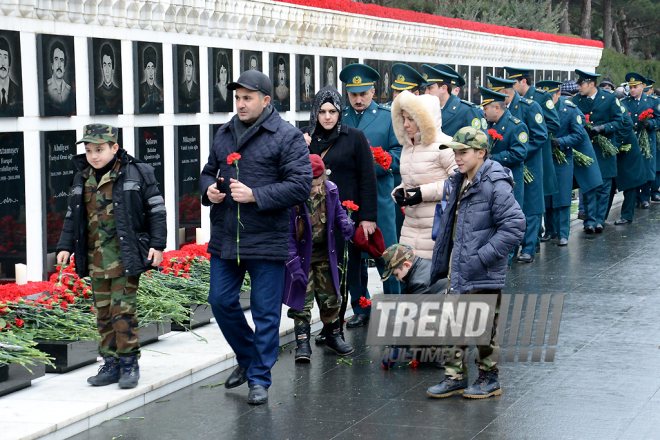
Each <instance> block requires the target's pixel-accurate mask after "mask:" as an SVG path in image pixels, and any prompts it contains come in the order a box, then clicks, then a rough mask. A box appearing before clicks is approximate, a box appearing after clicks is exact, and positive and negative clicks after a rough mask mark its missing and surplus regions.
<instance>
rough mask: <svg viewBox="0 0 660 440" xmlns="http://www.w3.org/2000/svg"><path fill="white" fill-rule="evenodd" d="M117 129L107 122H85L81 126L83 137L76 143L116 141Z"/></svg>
mask: <svg viewBox="0 0 660 440" xmlns="http://www.w3.org/2000/svg"><path fill="white" fill-rule="evenodd" d="M118 135H119V129H118V128H117V127H113V126H112V125H108V124H87V125H85V127H84V128H83V137H82V139H80V140H79V141H78V142H76V144H82V143H85V144H87V143H92V144H104V143H106V142H112V143H115V144H116V143H117V136H118Z"/></svg>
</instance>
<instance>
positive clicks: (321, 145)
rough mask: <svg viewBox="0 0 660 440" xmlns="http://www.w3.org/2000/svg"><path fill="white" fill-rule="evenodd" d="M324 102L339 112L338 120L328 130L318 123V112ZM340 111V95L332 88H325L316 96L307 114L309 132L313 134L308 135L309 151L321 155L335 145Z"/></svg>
mask: <svg viewBox="0 0 660 440" xmlns="http://www.w3.org/2000/svg"><path fill="white" fill-rule="evenodd" d="M326 102H329V103H330V104H332V105H333V106H334V107H335V108H336V109H337V111H338V112H339V119H337V124H336V125H335V126H334V127H332V128H331V129H330V130H326V129H325V128H323V126H322V125H321V123H320V122H319V112H320V111H321V106H323V104H325V103H326ZM341 110H342V107H341V95H340V94H339V92H338V91H337V89H335V88H334V87H332V86H326V87H324V88H322V89H321V90H320V91H319V92H318V93H317V94H316V97H315V98H314V103H313V104H312V109H311V110H310V112H309V127H310V130H314V131H313V133H310V135H311V137H312V143H311V145H310V150H311V151H318V152H320V153H322V152H324V151H325V150H327V149H328V148H330V147H331V146H332V144H334V143H335V141H336V140H337V138H338V137H339V133H341V127H342V122H341V119H342V114H341Z"/></svg>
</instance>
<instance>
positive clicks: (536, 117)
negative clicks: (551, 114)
mask: <svg viewBox="0 0 660 440" xmlns="http://www.w3.org/2000/svg"><path fill="white" fill-rule="evenodd" d="M534 120H535V121H536V122H537V123H538V124H543V116H541V113H537V114H536V116H534Z"/></svg>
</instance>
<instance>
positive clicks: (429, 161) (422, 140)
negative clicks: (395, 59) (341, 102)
mask: <svg viewBox="0 0 660 440" xmlns="http://www.w3.org/2000/svg"><path fill="white" fill-rule="evenodd" d="M392 122H393V126H394V133H395V134H396V137H397V139H398V140H399V142H400V143H401V145H402V146H403V150H402V151H401V185H399V186H397V187H396V188H394V191H393V192H392V197H393V198H394V200H395V202H396V203H397V204H399V205H400V206H402V207H403V208H404V209H405V219H404V221H403V227H402V228H401V238H400V239H399V242H400V243H402V244H406V245H408V246H410V247H412V249H413V250H414V251H415V255H416V256H418V257H420V258H427V259H431V257H432V256H433V245H434V241H433V239H432V238H431V231H432V230H433V218H434V216H435V207H436V205H437V204H438V203H440V201H441V200H442V197H443V190H444V184H445V180H446V179H447V178H448V177H449V176H450V175H452V174H454V173H455V172H456V169H457V166H456V162H455V160H454V150H453V149H451V148H446V149H443V150H440V145H442V144H444V143H447V142H450V141H451V139H452V138H451V137H450V136H448V135H446V134H444V133H443V132H442V118H441V117H440V101H438V98H437V97H435V96H432V95H421V96H415V95H413V94H412V93H410V92H408V91H404V92H402V93H401V94H399V96H397V97H396V99H394V102H393V103H392Z"/></svg>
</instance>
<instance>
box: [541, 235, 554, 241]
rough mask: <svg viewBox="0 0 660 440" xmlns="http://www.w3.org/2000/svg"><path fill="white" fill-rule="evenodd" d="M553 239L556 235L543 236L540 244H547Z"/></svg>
mask: <svg viewBox="0 0 660 440" xmlns="http://www.w3.org/2000/svg"><path fill="white" fill-rule="evenodd" d="M553 238H557V234H551V235H548V234H545V235H544V236H543V237H541V243H547V242H548V241H550V240H552V239H553Z"/></svg>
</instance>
